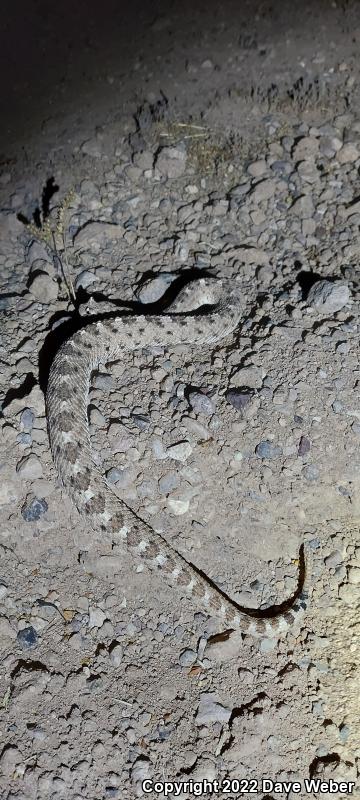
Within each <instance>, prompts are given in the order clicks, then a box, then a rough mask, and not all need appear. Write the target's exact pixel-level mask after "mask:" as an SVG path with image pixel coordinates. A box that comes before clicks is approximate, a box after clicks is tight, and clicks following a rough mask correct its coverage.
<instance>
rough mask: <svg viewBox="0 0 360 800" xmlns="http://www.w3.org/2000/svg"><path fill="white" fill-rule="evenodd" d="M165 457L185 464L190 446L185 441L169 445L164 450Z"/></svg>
mask: <svg viewBox="0 0 360 800" xmlns="http://www.w3.org/2000/svg"><path fill="white" fill-rule="evenodd" d="M166 453H167V455H168V456H169V457H170V458H173V459H174V460H175V461H182V462H185V461H186V460H187V459H188V458H189V456H190V455H191V453H192V445H191V444H190V442H188V441H187V440H184V441H183V442H178V443H177V444H171V445H169V447H168V448H167V450H166Z"/></svg>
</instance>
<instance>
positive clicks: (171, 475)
mask: <svg viewBox="0 0 360 800" xmlns="http://www.w3.org/2000/svg"><path fill="white" fill-rule="evenodd" d="M179 483H180V478H179V475H178V474H177V472H166V473H165V475H163V476H162V477H161V478H160V480H159V491H160V492H161V494H169V492H171V491H172V490H173V489H177V488H178V486H179Z"/></svg>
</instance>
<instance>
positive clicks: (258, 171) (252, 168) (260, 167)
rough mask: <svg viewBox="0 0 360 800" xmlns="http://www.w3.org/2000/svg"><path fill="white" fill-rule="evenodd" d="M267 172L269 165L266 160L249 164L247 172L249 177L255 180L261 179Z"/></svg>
mask: <svg viewBox="0 0 360 800" xmlns="http://www.w3.org/2000/svg"><path fill="white" fill-rule="evenodd" d="M266 170H267V164H266V161H265V159H259V161H253V162H252V164H249V166H248V168H247V171H248V173H249V175H251V176H252V177H253V178H260V176H261V175H264V173H265V172H266Z"/></svg>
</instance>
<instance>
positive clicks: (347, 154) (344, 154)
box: [336, 142, 359, 164]
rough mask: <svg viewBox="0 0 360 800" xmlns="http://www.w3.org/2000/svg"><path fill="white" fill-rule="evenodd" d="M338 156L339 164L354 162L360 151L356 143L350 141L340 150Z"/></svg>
mask: <svg viewBox="0 0 360 800" xmlns="http://www.w3.org/2000/svg"><path fill="white" fill-rule="evenodd" d="M336 158H337V160H338V162H339V164H352V163H353V162H354V161H357V159H358V158H359V151H358V149H357V147H356V145H355V144H352V143H351V142H349V143H348V144H344V145H343V147H341V149H340V150H338V152H337V156H336Z"/></svg>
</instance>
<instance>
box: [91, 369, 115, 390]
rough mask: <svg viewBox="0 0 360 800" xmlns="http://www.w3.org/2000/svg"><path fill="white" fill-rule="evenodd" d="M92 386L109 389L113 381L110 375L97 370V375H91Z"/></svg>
mask: <svg viewBox="0 0 360 800" xmlns="http://www.w3.org/2000/svg"><path fill="white" fill-rule="evenodd" d="M92 386H93V387H94V389H104V390H105V391H109V390H110V389H114V387H115V381H114V378H113V376H112V375H108V374H107V373H105V372H98V373H97V375H94V377H93V380H92Z"/></svg>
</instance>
